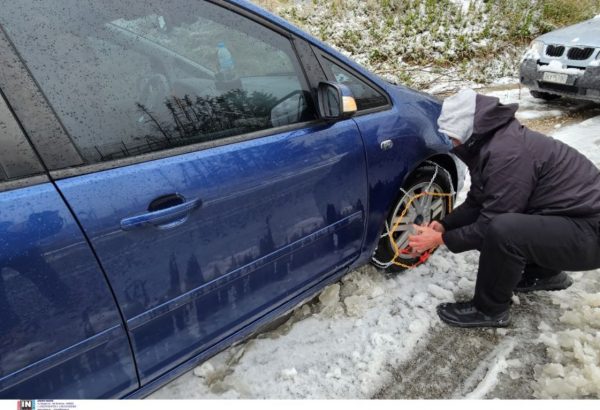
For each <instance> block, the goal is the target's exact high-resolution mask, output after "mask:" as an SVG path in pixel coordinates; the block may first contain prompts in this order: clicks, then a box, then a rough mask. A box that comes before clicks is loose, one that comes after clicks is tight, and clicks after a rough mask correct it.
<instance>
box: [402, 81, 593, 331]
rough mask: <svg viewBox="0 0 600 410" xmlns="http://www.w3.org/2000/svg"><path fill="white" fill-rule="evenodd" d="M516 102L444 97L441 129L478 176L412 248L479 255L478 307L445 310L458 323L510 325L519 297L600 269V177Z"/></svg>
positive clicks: (441, 310)
mask: <svg viewBox="0 0 600 410" xmlns="http://www.w3.org/2000/svg"><path fill="white" fill-rule="evenodd" d="M517 108H518V106H517V105H516V104H509V105H503V104H500V103H499V100H498V99H497V98H495V97H489V96H484V95H479V94H476V93H475V92H474V91H472V90H463V91H461V92H459V93H458V94H456V95H454V96H452V97H449V98H447V99H446V100H445V101H444V103H443V105H442V112H441V115H440V118H439V119H438V125H439V128H440V131H441V132H443V133H445V134H446V135H447V136H448V137H449V138H450V139H451V140H452V142H453V144H454V149H453V150H452V152H454V153H455V154H456V155H457V156H458V157H459V158H460V159H461V160H462V161H464V162H465V163H466V164H467V166H468V168H469V171H470V174H471V187H470V190H469V192H468V195H467V199H466V200H465V202H464V203H463V204H461V205H460V206H459V207H457V208H456V210H455V211H454V212H452V213H451V214H449V215H448V216H447V217H446V218H444V220H443V221H441V223H439V222H432V223H431V224H430V225H429V226H428V227H416V229H417V234H416V235H413V236H411V237H410V242H409V244H410V246H411V247H412V249H413V250H414V251H416V252H423V251H425V250H427V249H430V248H432V247H434V246H437V245H441V244H445V245H446V246H447V247H448V249H449V250H450V251H452V252H454V253H458V252H464V251H468V250H473V249H477V250H479V251H480V257H479V268H478V271H477V282H476V286H475V295H474V297H473V299H472V300H471V301H468V302H459V303H444V304H441V305H439V306H438V309H437V311H438V315H439V316H440V318H441V319H442V320H443V321H444V322H446V323H448V324H450V325H454V326H461V327H487V326H493V327H498V326H507V325H508V324H509V320H510V316H509V308H510V302H511V298H512V294H513V291H515V292H530V291H535V290H560V289H565V288H567V287H569V286H570V285H571V283H572V281H571V278H570V277H569V276H568V275H567V274H566V273H565V272H564V271H582V270H591V269H596V268H600V171H599V170H598V168H597V167H596V166H595V165H594V164H593V163H592V162H591V161H590V160H588V159H587V158H586V157H585V156H584V155H582V154H581V153H579V152H578V151H577V150H575V149H574V148H572V147H570V146H568V145H566V144H563V143H561V142H560V141H557V140H555V139H553V138H550V137H547V136H545V135H543V134H540V133H538V132H534V131H531V130H529V129H528V128H526V127H524V126H523V125H521V124H520V123H519V121H518V120H517V119H516V118H515V112H516V111H517Z"/></svg>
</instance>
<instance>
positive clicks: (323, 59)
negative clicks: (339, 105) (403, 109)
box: [313, 46, 393, 117]
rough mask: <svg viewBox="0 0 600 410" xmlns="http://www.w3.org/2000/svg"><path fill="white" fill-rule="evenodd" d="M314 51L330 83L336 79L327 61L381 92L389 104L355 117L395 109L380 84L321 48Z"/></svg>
mask: <svg viewBox="0 0 600 410" xmlns="http://www.w3.org/2000/svg"><path fill="white" fill-rule="evenodd" d="M313 49H314V50H315V54H316V55H317V57H318V58H319V62H320V64H321V68H322V69H323V71H324V72H325V75H326V76H327V78H328V79H329V81H334V82H335V81H336V79H335V78H334V76H333V74H332V73H331V71H330V70H328V69H327V68H326V67H327V65H326V63H327V61H329V62H331V63H333V64H335V65H338V66H340V67H341V68H342V69H344V70H346V71H348V72H349V73H350V74H352V75H354V76H355V77H356V78H358V79H359V80H360V81H362V82H364V83H366V84H367V85H368V86H370V87H371V88H373V89H374V90H375V91H377V92H379V93H380V94H381V95H382V96H383V97H384V98H385V99H386V100H387V104H385V105H382V106H379V107H373V108H367V109H366V110H360V111H357V112H356V114H354V116H355V117H358V116H362V115H367V114H372V113H376V112H381V111H388V110H390V109H391V108H392V107H393V104H392V99H391V98H390V96H389V94H388V93H387V91H386V90H385V89H383V88H382V87H381V86H379V84H376V83H375V82H373V81H372V80H371V79H370V78H368V77H366V76H365V75H363V74H362V73H359V72H358V71H357V70H355V69H354V68H352V67H350V66H349V65H348V64H346V63H344V62H342V61H340V60H339V59H338V58H335V57H334V56H333V55H331V54H329V53H327V52H325V51H323V50H321V49H319V48H316V47H315V46H313Z"/></svg>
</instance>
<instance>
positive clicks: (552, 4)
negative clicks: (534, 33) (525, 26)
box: [541, 0, 600, 31]
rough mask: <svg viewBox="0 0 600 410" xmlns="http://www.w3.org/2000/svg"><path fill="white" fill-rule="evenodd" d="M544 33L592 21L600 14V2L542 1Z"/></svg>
mask: <svg viewBox="0 0 600 410" xmlns="http://www.w3.org/2000/svg"><path fill="white" fill-rule="evenodd" d="M541 3H542V7H541V8H542V19H541V24H542V28H543V30H544V31H551V30H554V29H556V28H558V27H563V26H568V25H570V24H573V23H577V22H580V21H583V20H587V19H590V18H592V17H594V16H595V15H597V14H598V13H600V0H576V1H574V0H542V1H541Z"/></svg>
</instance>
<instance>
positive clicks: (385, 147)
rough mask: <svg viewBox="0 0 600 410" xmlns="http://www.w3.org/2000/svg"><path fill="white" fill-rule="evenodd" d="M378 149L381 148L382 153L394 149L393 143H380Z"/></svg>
mask: <svg viewBox="0 0 600 410" xmlns="http://www.w3.org/2000/svg"><path fill="white" fill-rule="evenodd" d="M379 147H380V148H381V150H382V151H387V150H388V149H391V148H393V147H394V141H392V140H385V141H381V144H379Z"/></svg>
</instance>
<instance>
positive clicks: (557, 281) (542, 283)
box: [515, 272, 573, 293]
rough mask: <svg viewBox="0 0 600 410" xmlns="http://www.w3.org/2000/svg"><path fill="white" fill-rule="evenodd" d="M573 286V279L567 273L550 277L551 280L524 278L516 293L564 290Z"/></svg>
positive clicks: (518, 284)
mask: <svg viewBox="0 0 600 410" xmlns="http://www.w3.org/2000/svg"><path fill="white" fill-rule="evenodd" d="M572 284H573V279H571V277H570V276H569V275H567V274H566V273H565V272H561V273H559V274H558V275H554V276H550V277H549V278H523V279H521V281H520V282H519V283H517V287H516V288H515V292H523V293H525V292H533V291H536V290H563V289H566V288H568V287H569V286H571V285H572Z"/></svg>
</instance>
